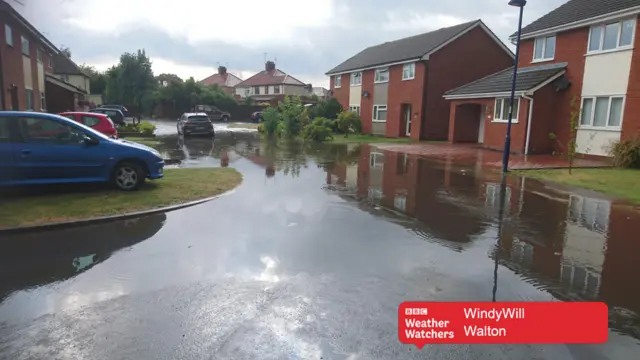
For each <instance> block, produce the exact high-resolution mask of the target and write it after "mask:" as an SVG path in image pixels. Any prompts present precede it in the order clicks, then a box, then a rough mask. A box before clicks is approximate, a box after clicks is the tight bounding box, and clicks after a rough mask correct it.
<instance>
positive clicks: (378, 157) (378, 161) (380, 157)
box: [369, 152, 384, 168]
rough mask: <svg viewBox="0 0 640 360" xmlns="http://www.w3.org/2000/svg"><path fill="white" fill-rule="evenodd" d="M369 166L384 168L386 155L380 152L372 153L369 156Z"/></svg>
mask: <svg viewBox="0 0 640 360" xmlns="http://www.w3.org/2000/svg"><path fill="white" fill-rule="evenodd" d="M369 165H370V166H371V167H372V168H373V167H383V166H384V154H383V153H378V152H372V153H370V154H369Z"/></svg>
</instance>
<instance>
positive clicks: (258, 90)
mask: <svg viewBox="0 0 640 360" xmlns="http://www.w3.org/2000/svg"><path fill="white" fill-rule="evenodd" d="M253 94H254V95H260V86H254V87H253Z"/></svg>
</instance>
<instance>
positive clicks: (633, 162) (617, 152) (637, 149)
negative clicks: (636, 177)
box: [610, 136, 640, 169]
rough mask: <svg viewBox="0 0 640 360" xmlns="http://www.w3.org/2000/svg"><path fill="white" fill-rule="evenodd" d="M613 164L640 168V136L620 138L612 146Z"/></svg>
mask: <svg viewBox="0 0 640 360" xmlns="http://www.w3.org/2000/svg"><path fill="white" fill-rule="evenodd" d="M610 153H611V156H613V165H615V166H618V167H622V168H633V169H640V137H638V136H635V137H633V138H631V139H625V140H620V141H618V142H616V143H614V144H613V145H612V146H611V150H610Z"/></svg>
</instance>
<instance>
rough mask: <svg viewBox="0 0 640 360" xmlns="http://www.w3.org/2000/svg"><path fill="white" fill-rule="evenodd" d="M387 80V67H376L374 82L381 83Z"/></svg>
mask: <svg viewBox="0 0 640 360" xmlns="http://www.w3.org/2000/svg"><path fill="white" fill-rule="evenodd" d="M387 81H389V68H382V69H376V76H375V79H374V82H377V83H383V82H387Z"/></svg>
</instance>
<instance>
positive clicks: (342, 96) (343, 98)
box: [329, 74, 350, 109]
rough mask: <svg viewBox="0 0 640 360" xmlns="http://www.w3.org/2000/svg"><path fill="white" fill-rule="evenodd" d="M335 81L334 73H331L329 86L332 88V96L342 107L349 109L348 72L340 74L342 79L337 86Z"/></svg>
mask: <svg viewBox="0 0 640 360" xmlns="http://www.w3.org/2000/svg"><path fill="white" fill-rule="evenodd" d="M335 81H336V77H335V75H332V76H331V77H330V78H329V87H330V89H331V90H333V97H335V98H336V100H338V102H339V103H340V105H342V107H343V108H344V109H349V87H350V85H349V84H350V78H349V74H342V81H341V83H340V87H339V88H336V87H335Z"/></svg>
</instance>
